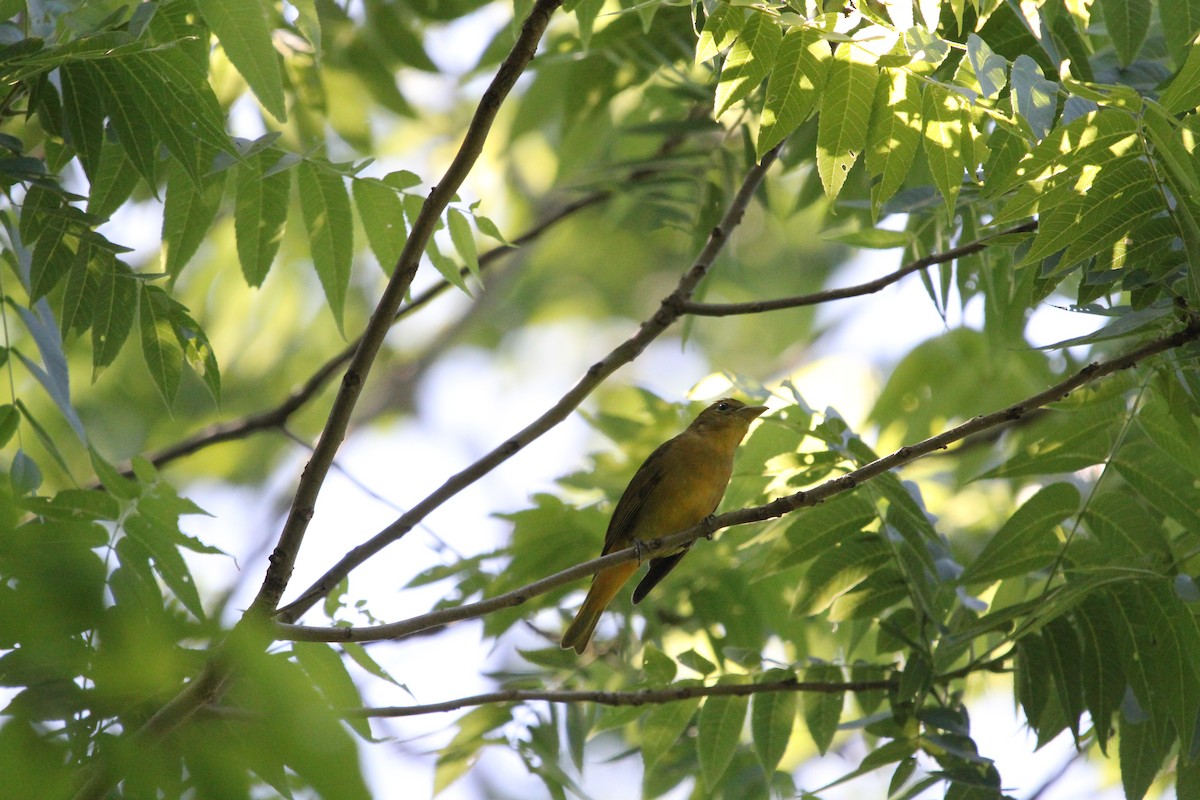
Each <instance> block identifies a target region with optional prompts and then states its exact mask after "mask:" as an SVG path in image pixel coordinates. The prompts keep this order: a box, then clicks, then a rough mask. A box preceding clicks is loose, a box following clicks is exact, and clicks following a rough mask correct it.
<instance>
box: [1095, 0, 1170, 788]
mask: <svg viewBox="0 0 1200 800" xmlns="http://www.w3.org/2000/svg"><path fill="white" fill-rule="evenodd" d="M1110 2H1112V0H1110ZM1164 728H1166V726H1165V725H1162V724H1158V725H1156V724H1155V723H1154V721H1153V720H1148V721H1146V722H1142V723H1140V724H1132V723H1130V722H1128V721H1126V722H1123V723H1122V724H1121V737H1120V742H1119V745H1120V746H1119V752H1120V761H1121V785H1122V786H1123V787H1124V789H1125V799H1126V800H1142V798H1143V797H1145V796H1146V792H1147V791H1148V790H1149V789H1150V784H1152V783H1153V782H1154V777H1155V776H1156V775H1158V770H1159V769H1160V768H1161V767H1162V764H1163V761H1164V760H1165V759H1166V757H1167V751H1168V750H1169V747H1170V743H1171V740H1170V738H1169V735H1168V734H1165V733H1163V729H1164Z"/></svg>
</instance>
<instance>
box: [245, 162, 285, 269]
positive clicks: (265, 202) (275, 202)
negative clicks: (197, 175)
mask: <svg viewBox="0 0 1200 800" xmlns="http://www.w3.org/2000/svg"><path fill="white" fill-rule="evenodd" d="M280 161H282V159H280V157H279V154H278V153H271V152H270V151H263V152H260V153H256V154H255V155H253V156H251V157H249V158H247V159H245V160H244V161H243V162H242V163H240V164H238V167H237V177H236V179H235V180H236V183H237V190H236V201H235V205H234V211H233V224H234V233H235V235H236V236H237V252H238V261H240V262H241V265H242V274H243V275H245V276H246V283H247V284H249V285H250V286H261V285H262V282H263V280H264V279H266V277H267V273H268V272H269V271H270V269H271V263H272V262H273V261H274V260H275V254H276V253H277V252H278V251H279V243H280V242H281V241H282V239H283V226H284V223H285V222H287V212H288V194H289V193H290V191H291V186H292V174H291V171H290V170H287V169H278V170H274V171H271V170H270V168H271V167H273V166H275V165H277V163H278V162H280Z"/></svg>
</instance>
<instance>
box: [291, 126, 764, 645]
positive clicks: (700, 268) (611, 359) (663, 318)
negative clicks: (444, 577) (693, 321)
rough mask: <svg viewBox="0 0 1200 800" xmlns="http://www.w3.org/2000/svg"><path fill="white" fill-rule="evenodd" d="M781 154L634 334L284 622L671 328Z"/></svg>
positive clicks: (358, 550) (759, 168)
mask: <svg viewBox="0 0 1200 800" xmlns="http://www.w3.org/2000/svg"><path fill="white" fill-rule="evenodd" d="M778 154H779V148H778V147H776V148H775V149H774V150H772V151H770V152H769V153H767V154H766V155H765V156H763V159H762V161H761V163H759V164H756V165H754V166H753V167H752V168H751V169H749V170H748V171H747V172H746V176H745V178H744V179H743V180H742V185H741V187H740V188H739V189H738V191H737V194H735V195H734V197H733V200H732V201H730V204H729V208H728V209H726V212H725V216H724V217H722V219H721V221H720V223H718V224H717V226H716V227H715V228H713V230H712V232H711V233H710V234H709V237H708V241H707V242H706V243H705V245H704V247H703V248H702V249H701V250H700V253H699V255H697V256H696V259H695V261H693V263H692V266H691V268H690V269H688V271H687V272H685V273H684V274H683V277H682V278H680V279H679V283H678V285H677V286H676V287H675V290H674V291H672V292H671V293H670V294H669V295H667V296H666V297H665V298H663V300H662V303H661V304H660V305H659V308H658V310H657V311H656V312H655V313H654V314H653V316H651V317H650V318H649V319H648V320H646V321H645V322H643V323H642V326H641V327H640V328H639V329H638V331H637V332H636V333H635V334H634V335H633V336H631V337H629V338H628V339H626V340H625V341H624V342H622V343H621V344H620V345H618V346H617V347H616V348H615V349H614V350H613V351H612V352H610V353H609V354H608V355H607V356H605V357H604V358H602V359H601V360H599V361H597V362H596V363H595V364H592V366H591V367H589V368H588V371H587V373H586V374H585V375H584V376H583V378H581V379H580V380H579V381H578V382H577V383H576V384H575V385H574V386H572V387H571V388H570V389H569V390H568V391H567V392H566V394H564V395H563V396H562V397H561V398H560V399H559V401H558V402H557V403H555V404H554V405H553V406H551V407H550V408H549V409H548V410H547V411H546V412H545V413H543V414H542V415H541V416H540V417H538V418H537V419H536V420H534V421H533V422H531V423H530V424H529V425H527V426H526V427H525V428H524V429H522V430H521V431H519V432H517V433H516V434H514V435H513V436H512V437H510V438H509V439H508V440H507V441H505V442H504V443H503V444H501V445H500V446H499V447H497V448H495V449H494V450H492V451H491V452H490V453H488V454H487V455H485V456H483V457H482V458H480V459H479V460H478V461H476V462H475V463H473V464H471V465H470V466H468V467H467V468H466V469H464V470H462V471H460V472H458V473H456V474H454V475H452V476H451V477H450V478H449V479H447V480H446V482H445V483H443V484H442V485H441V486H440V487H439V488H438V489H437V490H435V491H434V492H433V493H432V494H430V495H429V496H427V497H426V498H425V499H424V500H422V501H420V502H419V503H417V504H416V505H415V506H413V507H412V509H411V510H409V511H408V512H407V513H405V514H402V515H401V516H400V517H398V518H397V519H396V520H395V521H394V522H392V524H390V525H388V526H387V527H386V528H384V529H383V530H381V531H380V532H379V533H377V534H375V535H374V536H373V537H371V538H370V539H369V540H367V541H366V542H364V543H363V544H360V545H359V546H357V547H355V548H354V549H352V550H351V551H350V552H348V553H347V554H346V555H345V556H343V557H342V558H341V560H339V561H338V562H337V563H336V564H334V565H333V566H332V567H330V569H329V570H328V571H327V572H326V573H325V574H324V575H322V576H321V577H320V578H319V579H318V580H317V581H316V582H315V583H314V584H313V585H312V586H311V587H309V589H308V590H307V591H305V592H304V593H303V594H302V595H301V596H300V598H299V599H297V600H295V601H293V602H292V603H290V604H289V605H288V606H286V607H284V608H282V609H280V610H279V612H278V613H277V617H278V618H279V619H281V620H283V621H285V622H291V621H293V620H295V619H296V618H297V617H299V616H300V615H301V614H303V613H304V612H305V611H306V610H308V609H309V608H311V607H312V605H313V604H314V603H315V602H317V600H319V599H320V598H321V597H324V596H325V595H326V594H327V593H328V592H330V591H332V589H333V587H335V586H337V585H338V583H339V582H341V580H342V579H343V578H345V577H346V576H347V575H349V574H350V572H351V570H353V569H354V568H355V567H357V566H359V565H360V564H362V563H363V562H364V561H366V560H367V559H368V558H370V557H371V556H373V555H375V554H376V553H378V552H379V551H380V550H382V549H383V548H385V547H387V546H388V545H389V544H391V543H392V542H394V541H396V540H397V539H400V538H401V537H402V536H404V535H405V534H406V533H408V532H409V531H410V530H412V529H413V527H414V526H416V524H417V523H419V522H420V521H421V520H423V519H424V518H425V517H426V516H427V515H428V514H429V513H430V512H431V511H433V510H434V509H436V508H438V507H439V506H440V505H442V504H443V503H445V502H446V501H447V500H449V499H450V498H451V497H454V496H455V495H456V494H458V493H459V492H460V491H462V490H463V489H465V488H466V487H468V486H470V485H471V484H472V483H474V482H475V481H477V480H479V479H480V478H481V477H483V476H484V475H486V474H487V473H488V472H490V471H491V470H493V469H495V468H496V467H497V466H498V465H499V464H502V463H504V462H505V461H507V460H508V459H509V458H512V457H513V456H514V455H516V454H517V453H518V452H520V451H521V450H522V449H523V448H525V447H526V446H527V445H528V444H529V443H530V442H532V441H534V440H535V439H537V438H538V437H539V436H541V435H542V434H544V433H546V432H547V431H549V430H550V429H551V428H553V427H554V426H555V425H557V424H559V423H560V422H562V421H563V420H564V419H566V418H567V416H568V415H570V413H571V412H572V411H574V410H575V408H576V407H577V406H578V405H579V404H580V403H581V402H583V400H584V398H586V397H587V396H588V395H589V394H591V392H592V391H593V390H594V389H595V388H596V387H597V386H599V385H600V384H601V383H602V382H603V381H604V379H605V378H607V377H608V376H609V375H611V374H613V373H614V372H616V371H617V369H619V368H620V367H622V366H624V365H625V364H628V363H629V362H630V361H633V360H634V359H635V358H637V357H638V356H639V355H640V354H641V353H642V351H643V350H645V349H646V347H647V346H649V344H650V343H651V342H653V341H654V340H655V339H657V338H658V337H659V336H661V335H662V333H663V332H664V331H666V330H667V329H668V328H670V327H671V325H673V324H674V323H675V321H676V320H677V319H679V317H680V316H682V315H683V304H684V302H686V301H687V299H688V298H690V297H691V296H692V293H693V292H695V290H696V285H697V284H699V283H700V281H701V280H702V279H703V278H704V276H705V275H707V274H708V271H709V269H710V267H711V266H712V264H713V262H714V261H715V259H716V257H717V256H718V255H719V254H720V253H721V250H722V249H723V248H724V247H725V243H726V242H727V241H728V239H729V235H730V233H732V232H733V230H734V229H735V228H736V227H737V226H738V225H739V224H740V223H741V221H742V216H743V215H744V214H745V211H746V208H747V207H748V206H749V205H750V200H751V199H752V198H753V196H754V193H755V191H757V189H758V186H759V184H760V183H762V180H763V177H764V176H765V175H766V173H767V170H768V169H770V167H771V165H772V164H773V163H775V158H776V157H777V156H778Z"/></svg>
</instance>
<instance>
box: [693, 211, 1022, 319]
mask: <svg viewBox="0 0 1200 800" xmlns="http://www.w3.org/2000/svg"><path fill="white" fill-rule="evenodd" d="M1037 225H1038V224H1037V221H1036V220H1033V221H1030V222H1023V223H1021V224H1020V225H1016V226H1014V227H1012V228H1009V229H1007V230H1003V231H1000V232H998V233H993V234H992V235H990V236H984V237H981V238H979V239H976V240H975V241H973V242H968V243H967V244H963V245H959V246H958V247H952V248H950V249H949V250H945V251H943V252H941V253H931V254H929V255H927V256H925V257H923V258H918V259H917V260H915V261H910V262H909V263H907V264H905V265H904V266H903V267H901V268H900V269H898V270H896V271H895V272H891V273H889V274H887V275H884V276H883V277H881V278H876V279H875V280H872V281H867V282H866V283H860V284H858V285H857V286H847V287H845V288H842V289H826V290H825V291H822V292H814V293H812V294H802V295H797V296H795V297H781V298H778V299H776V300H752V301H749V302H746V303H697V302H695V301H691V300H689V301H687V302H685V303H684V304H683V311H684V313H687V314H694V315H696V316H698V317H729V316H733V315H735V314H759V313H762V312H764V311H779V310H780V309H784V308H800V307H801V306H815V305H820V304H821V303H828V302H830V301H831V300H844V299H846V298H848V297H861V296H862V295H866V294H873V293H875V292H878V291H879V290H880V289H883V288H885V287H887V286H891V285H892V284H893V283H895V282H896V281H898V280H900V279H901V278H903V277H905V276H907V275H911V274H912V273H914V272H920V271H921V270H923V269H927V268H929V267H932V266H933V265H934V264H945V263H946V262H949V261H953V260H955V259H956V258H962V257H963V256H969V255H971V254H973V253H978V252H979V251H981V250H983V249H984V248H986V247H988V245H989V243H990V242H992V241H993V240H994V239H996V238H997V237H1000V236H1008V235H1009V234H1014V233H1029V232H1030V231H1035V230H1037Z"/></svg>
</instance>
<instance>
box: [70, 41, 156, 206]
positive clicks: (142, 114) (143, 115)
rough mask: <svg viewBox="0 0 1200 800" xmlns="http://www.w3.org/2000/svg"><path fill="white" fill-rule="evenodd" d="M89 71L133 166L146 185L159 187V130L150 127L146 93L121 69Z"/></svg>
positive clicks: (93, 69) (94, 69) (90, 66)
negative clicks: (157, 178)
mask: <svg viewBox="0 0 1200 800" xmlns="http://www.w3.org/2000/svg"><path fill="white" fill-rule="evenodd" d="M112 61H114V62H115V61H116V59H112ZM86 68H87V69H89V70H90V71H91V74H92V76H93V77H94V78H95V81H96V88H97V90H98V91H99V93H100V96H101V97H102V98H103V100H104V110H105V113H106V114H107V115H108V119H109V122H110V124H111V125H112V127H113V130H114V131H115V132H116V134H117V141H119V142H120V143H121V146H122V147H123V148H125V153H126V155H128V156H129V161H130V163H132V164H133V167H134V169H136V170H137V172H138V174H139V175H141V176H142V179H143V180H145V181H146V183H148V184H149V185H150V186H154V185H156V182H155V174H156V170H157V163H158V145H159V139H158V136H157V135H156V134H157V129H158V127H159V126H157V125H153V124H151V121H150V113H151V110H150V108H148V107H147V103H146V98H145V96H144V92H143V91H141V87H140V86H138V84H137V82H136V81H134V82H133V83H132V84H131V83H130V78H129V76H128V75H127V74H125V72H124V70H122V69H120V68H119V67H116V66H112V65H109V66H108V67H107V68H105V67H104V65H102V64H99V65H97V66H95V67H93V66H92V65H90V64H89V65H87V67H86Z"/></svg>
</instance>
